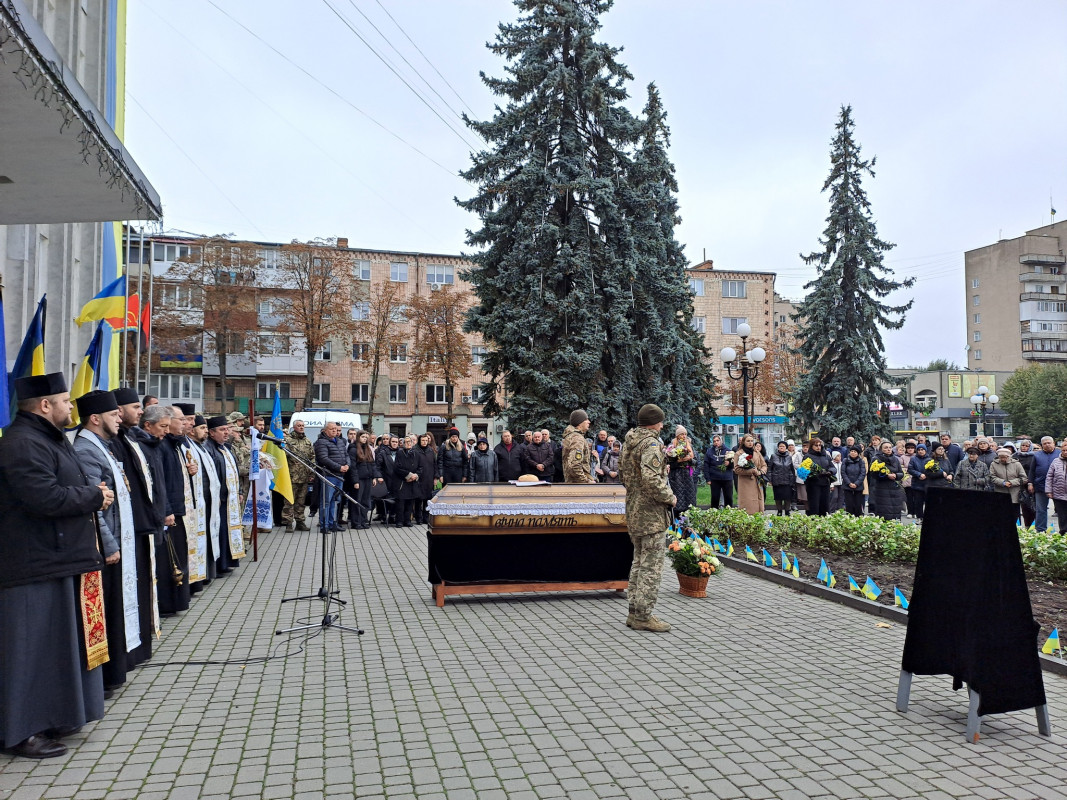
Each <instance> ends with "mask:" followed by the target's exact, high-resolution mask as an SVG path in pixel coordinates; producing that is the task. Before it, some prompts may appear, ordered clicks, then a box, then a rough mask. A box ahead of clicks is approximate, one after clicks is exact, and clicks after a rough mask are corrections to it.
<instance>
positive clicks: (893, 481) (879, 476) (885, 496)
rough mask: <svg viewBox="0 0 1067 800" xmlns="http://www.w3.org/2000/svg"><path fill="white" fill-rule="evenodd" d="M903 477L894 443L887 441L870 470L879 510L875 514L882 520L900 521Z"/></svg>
mask: <svg viewBox="0 0 1067 800" xmlns="http://www.w3.org/2000/svg"><path fill="white" fill-rule="evenodd" d="M903 476H904V470H903V468H902V467H901V466H900V459H899V458H897V455H896V453H894V452H893V443H892V442H891V441H889V440H888V439H886V440H884V441H883V442H882V445H881V450H880V452H879V453H878V455H876V456H875V457H874V461H872V462H871V466H870V467H869V468H868V477H869V478H870V479H871V487H870V488H871V495H872V497H874V499H875V509H877V510H876V512H875V513H876V514H877V515H878V516H879V517H881V518H882V519H895V520H899V519H900V508H901V505H902V503H903V501H904V497H903V492H902V491H901V488H900V479H901V478H902V477H903Z"/></svg>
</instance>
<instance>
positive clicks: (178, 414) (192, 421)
mask: <svg viewBox="0 0 1067 800" xmlns="http://www.w3.org/2000/svg"><path fill="white" fill-rule="evenodd" d="M173 411H174V417H172V419H174V420H181V422H182V437H181V440H180V443H179V444H178V453H179V454H180V455H181V457H182V461H183V462H184V463H185V471H186V473H187V479H186V481H185V484H184V487H185V537H186V543H187V547H188V551H189V591H190V592H191V593H192V594H196V593H197V592H199V591H201V590H202V589H203V588H204V585H205V582H207V581H209V580H210V576H209V575H208V571H207V524H208V519H207V509H206V506H205V503H204V474H203V469H204V466H203V464H201V463H200V450H199V449H198V448H197V447H195V446H194V444H193V428H195V427H196V407H195V406H194V405H193V404H192V403H175V404H174V406H173ZM174 432H175V431H174V425H173V423H172V424H171V433H174Z"/></svg>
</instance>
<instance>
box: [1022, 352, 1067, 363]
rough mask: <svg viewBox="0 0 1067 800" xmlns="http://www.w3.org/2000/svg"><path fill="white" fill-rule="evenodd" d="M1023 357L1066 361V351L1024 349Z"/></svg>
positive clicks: (1032, 359) (1029, 359) (1036, 359)
mask: <svg viewBox="0 0 1067 800" xmlns="http://www.w3.org/2000/svg"><path fill="white" fill-rule="evenodd" d="M1023 358H1024V359H1026V360H1027V361H1067V353H1056V352H1052V351H1049V350H1030V351H1027V350H1024V351H1023Z"/></svg>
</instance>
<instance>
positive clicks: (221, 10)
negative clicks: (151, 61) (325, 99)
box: [207, 0, 456, 176]
mask: <svg viewBox="0 0 1067 800" xmlns="http://www.w3.org/2000/svg"><path fill="white" fill-rule="evenodd" d="M207 2H208V3H209V4H211V5H212V6H214V7H215V9H216V10H217V11H218V12H219V13H220V14H222V15H223V16H224V17H226V18H227V19H229V20H230V21H231V22H233V23H234V24H235V25H237V26H238V27H240V28H242V29H243V30H244V31H245V32H246V33H248V34H249V35H250V36H252V37H253V38H255V39H258V40H259V42H260V43H261V44H263V45H264V46H266V47H269V48H270V49H271V50H273V51H274V52H275V53H276V54H277V55H278V56H279V57H281V58H282V59H283V60H285V61H287V62H288V63H289V64H291V65H292V66H294V67H296V69H298V70H300V71H301V72H302V73H304V74H305V75H306V76H307V77H309V78H311V80H313V81H314V82H315V83H317V84H318V85H319V86H321V87H322V88H323V89H325V90H326V91H328V92H329V93H330V94H332V95H333V96H334V97H336V98H337V99H338V100H340V101H341V102H342V103H344V104H345V105H347V106H348V107H349V108H351V109H352V110H354V111H356V112H357V113H359V114H361V115H362V116H364V117H366V118H367V119H368V120H370V121H371V122H373V123H374V124H375V125H377V126H378V127H379V128H381V129H382V130H383V131H385V132H386V133H388V134H389V135H390V136H392V137H393V138H394V139H396V140H397V141H398V142H400V143H401V144H404V145H406V146H407V147H410V148H411V149H412V150H414V151H415V152H416V153H418V154H419V155H420V156H422V157H423V158H425V159H426V160H427V161H430V162H431V163H433V164H435V165H436V166H438V167H440V168H441V169H443V170H444V171H445V172H447V173H448V174H449V175H453V176H454V175H455V174H456V171H455V170H451V169H449V168H448V167H446V166H445V165H444V164H442V163H441V162H440V161H437V160H436V159H435V158H433V157H431V156H429V155H427V154H426V153H424V152H423V151H422V150H420V149H419V148H418V147H416V146H415V145H413V144H412V143H411V142H409V141H408V140H407V139H405V138H404V137H403V136H401V135H400V134H398V133H396V132H395V131H392V130H390V129H389V128H387V127H386V126H385V125H383V124H382V123H381V122H379V121H378V120H376V119H375V118H374V117H372V116H371V115H370V114H368V113H367V112H366V111H364V110H363V109H362V108H360V107H359V106H357V105H356V104H355V103H353V102H352V101H351V100H349V99H348V98H347V97H345V96H344V95H342V94H341V93H340V92H338V91H337V90H335V89H333V88H332V87H331V86H329V85H327V84H326V83H325V82H323V81H322V80H320V79H319V78H318V77H316V76H315V75H313V74H312V73H311V72H309V71H308V70H306V69H305V68H304V67H302V66H300V64H298V63H296V62H295V61H293V60H292V59H291V58H289V56H287V55H286V54H285V53H283V52H282V51H281V50H279V49H278V48H277V47H275V46H274V45H272V44H271V43H270V42H268V41H266V40H265V39H263V38H262V37H261V36H260V35H259V34H257V33H256V32H255V31H253V30H252V29H251V28H249V27H248V26H247V25H245V24H244V23H243V22H241V21H240V20H239V19H237V18H236V17H234V16H232V15H231V14H230V13H229V12H228V11H226V10H225V9H224V8H222V6H220V5H219V4H218V3H216V2H215V0H207ZM335 13H336V12H335Z"/></svg>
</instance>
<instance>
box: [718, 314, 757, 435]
mask: <svg viewBox="0 0 1067 800" xmlns="http://www.w3.org/2000/svg"><path fill="white" fill-rule="evenodd" d="M737 335H738V336H740V337H741V353H740V354H738V352H737V351H736V350H734V348H732V347H724V348H723V349H722V351H720V353H719V357H720V358H721V359H722V363H723V366H725V367H726V374H727V375H729V376H730V377H731V378H733V379H734V380H738V379H740V380H741V408H742V420H743V423H744V424H743V427H742V429H741V435H742V436H744V435H745V434H746V433H748V385H749V383H750V382H752V381H754V380H756V376H757V375H758V374H759V365H760V362H762V361H763V359H765V358H766V357H767V351H766V350H764V349H763V348H762V347H753V348H752V349H751V350H749V349H748V337H749V336H751V335H752V327H751V326H750V325H749V324H748V323H747V322H742V323H741V324H740V325H738V326H737Z"/></svg>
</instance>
